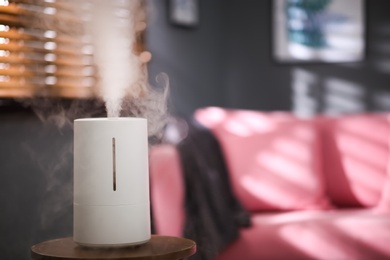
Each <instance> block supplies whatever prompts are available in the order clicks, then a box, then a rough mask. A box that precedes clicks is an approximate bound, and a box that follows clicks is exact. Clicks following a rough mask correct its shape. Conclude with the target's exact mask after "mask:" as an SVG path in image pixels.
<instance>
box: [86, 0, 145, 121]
mask: <svg viewBox="0 0 390 260" xmlns="http://www.w3.org/2000/svg"><path fill="white" fill-rule="evenodd" d="M137 4H138V1H134V0H131V1H129V0H127V1H126V0H121V1H118V0H116V1H107V0H94V1H93V3H92V2H91V3H89V5H88V6H87V9H88V11H89V12H90V15H89V16H88V17H87V20H88V21H87V28H86V29H87V33H89V34H90V41H91V42H92V45H93V53H94V59H95V62H96V64H97V67H98V70H99V76H100V82H99V88H100V94H101V96H102V98H103V100H104V101H105V104H106V109H107V115H108V117H118V116H120V112H121V109H122V102H123V98H124V97H125V95H126V94H128V93H129V92H130V94H131V95H136V94H137V93H136V92H138V90H137V87H136V83H137V81H138V80H139V78H140V74H141V69H140V68H141V62H140V60H139V59H138V57H137V56H136V55H135V54H134V53H133V47H134V44H135V18H134V15H135V12H136V7H137ZM133 92H134V93H133ZM136 96H137V95H136Z"/></svg>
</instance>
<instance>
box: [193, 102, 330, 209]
mask: <svg viewBox="0 0 390 260" xmlns="http://www.w3.org/2000/svg"><path fill="white" fill-rule="evenodd" d="M195 118H196V119H197V120H198V121H199V122H200V123H202V124H203V125H205V126H206V127H208V128H209V129H211V130H212V131H213V133H214V134H215V135H216V137H217V138H218V139H219V141H220V143H221V147H222V150H223V152H224V155H225V160H226V163H227V166H228V168H229V171H230V174H231V181H232V186H233V189H234V192H235V193H236V196H237V197H238V199H239V200H240V201H241V203H242V204H243V205H244V206H245V207H246V208H247V209H248V210H250V211H265V210H266V211H275V210H298V209H318V208H329V207H330V203H329V202H328V199H327V196H326V193H325V182H324V179H323V176H322V171H321V154H320V152H321V150H320V142H319V140H320V139H319V136H318V131H317V124H316V123H315V122H314V121H312V120H302V119H299V118H296V117H295V116H293V115H292V114H291V113H287V112H286V113H284V112H267V113H264V112H257V111H248V110H229V109H222V108H217V107H209V108H205V109H199V110H197V111H196V112H195Z"/></svg>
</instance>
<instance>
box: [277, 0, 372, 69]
mask: <svg viewBox="0 0 390 260" xmlns="http://www.w3.org/2000/svg"><path fill="white" fill-rule="evenodd" d="M272 8H273V21H272V33H273V36H272V38H273V42H272V47H273V50H272V53H273V57H274V59H275V60H276V61H277V62H282V63H297V62H298V63H300V62H357V61H362V60H363V59H364V56H365V45H366V43H365V15H364V12H365V3H364V0H273V6H272Z"/></svg>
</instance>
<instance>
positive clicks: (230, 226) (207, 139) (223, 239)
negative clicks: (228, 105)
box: [178, 119, 250, 260]
mask: <svg viewBox="0 0 390 260" xmlns="http://www.w3.org/2000/svg"><path fill="white" fill-rule="evenodd" d="M188 125H189V132H188V136H187V137H186V138H185V139H184V140H182V141H181V142H180V143H179V144H178V151H179V154H180V158H181V164H182V169H183V174H184V180H185V189H186V193H185V210H186V222H185V226H184V234H183V236H184V237H187V238H190V239H193V240H194V241H196V243H197V253H196V254H195V255H194V256H193V257H192V258H191V259H202V260H209V259H215V257H216V255H217V254H218V253H219V252H221V250H223V249H224V248H225V247H226V246H227V245H229V244H230V243H231V242H233V241H234V240H235V239H236V238H237V237H238V235H239V232H238V230H239V228H240V227H248V226H250V218H249V214H248V212H247V211H245V210H244V209H243V207H242V206H241V205H240V203H239V202H238V200H237V199H236V198H235V196H234V194H233V192H232V189H231V185H230V180H229V173H228V171H227V167H226V165H225V161H224V157H223V154H222V151H221V148H220V145H219V143H218V141H217V139H216V138H215V137H214V135H213V134H212V133H211V132H210V131H209V130H208V129H206V128H205V127H203V126H202V125H201V124H199V123H198V122H196V121H195V120H194V119H191V120H188Z"/></svg>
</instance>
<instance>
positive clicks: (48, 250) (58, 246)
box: [31, 235, 196, 260]
mask: <svg viewBox="0 0 390 260" xmlns="http://www.w3.org/2000/svg"><path fill="white" fill-rule="evenodd" d="M195 252H196V244H195V242H194V241H192V240H189V239H185V238H179V237H169V236H159V235H152V237H151V239H150V241H149V242H147V243H145V244H142V245H139V246H134V247H125V248H110V249H107V248H105V249H103V248H101V249H98V248H87V247H82V246H79V245H77V244H76V243H74V242H73V238H72V237H67V238H60V239H54V240H49V241H45V242H42V243H40V244H36V245H34V246H32V247H31V257H32V258H33V259H34V260H48V259H50V260H53V259H61V260H69V259H117V260H119V259H142V260H152V259H153V260H171V259H172V260H176V259H184V258H187V257H189V256H191V255H193V254H195Z"/></svg>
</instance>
